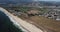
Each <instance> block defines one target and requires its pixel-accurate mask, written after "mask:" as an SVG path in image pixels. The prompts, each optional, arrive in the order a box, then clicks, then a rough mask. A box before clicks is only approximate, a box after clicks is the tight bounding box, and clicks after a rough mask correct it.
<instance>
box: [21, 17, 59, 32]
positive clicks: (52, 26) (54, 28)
mask: <svg viewBox="0 0 60 32" xmlns="http://www.w3.org/2000/svg"><path fill="white" fill-rule="evenodd" d="M21 18H22V19H24V20H26V21H27V22H33V23H32V24H34V23H36V24H37V25H38V28H40V26H41V27H43V28H44V29H46V30H47V31H48V32H60V22H59V21H56V20H52V19H48V18H45V17H42V16H32V17H27V18H26V17H21ZM30 20H31V21H30ZM36 24H35V25H36ZM37 25H36V26H37Z"/></svg>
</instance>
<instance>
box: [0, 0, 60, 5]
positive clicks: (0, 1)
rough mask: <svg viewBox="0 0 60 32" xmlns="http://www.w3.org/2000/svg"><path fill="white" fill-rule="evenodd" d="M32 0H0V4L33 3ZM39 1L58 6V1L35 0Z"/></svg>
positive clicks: (43, 3) (59, 3)
mask: <svg viewBox="0 0 60 32" xmlns="http://www.w3.org/2000/svg"><path fill="white" fill-rule="evenodd" d="M33 2H34V1H33V0H0V4H17V3H23V4H24V3H33ZM35 2H39V3H40V4H42V5H44V6H45V5H46V6H54V5H57V6H60V2H55V1H35Z"/></svg>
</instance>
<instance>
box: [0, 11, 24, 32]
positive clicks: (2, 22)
mask: <svg viewBox="0 0 60 32" xmlns="http://www.w3.org/2000/svg"><path fill="white" fill-rule="evenodd" d="M0 32H23V31H22V30H21V29H19V28H18V27H16V26H15V25H13V23H12V21H10V19H9V18H8V16H6V14H4V13H3V12H1V11H0Z"/></svg>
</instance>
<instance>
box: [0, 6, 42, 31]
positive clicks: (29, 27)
mask: <svg viewBox="0 0 60 32" xmlns="http://www.w3.org/2000/svg"><path fill="white" fill-rule="evenodd" d="M0 10H1V11H2V12H4V13H5V14H6V15H7V16H8V17H9V18H10V20H11V21H12V22H13V23H14V24H16V25H17V26H18V27H19V28H21V29H23V30H24V32H43V31H42V30H41V29H39V28H37V27H36V26H34V25H32V24H30V23H28V22H26V21H24V20H22V19H20V18H18V17H17V16H14V15H12V14H10V13H9V12H7V11H6V10H5V9H3V8H1V7H0Z"/></svg>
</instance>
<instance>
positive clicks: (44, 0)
mask: <svg viewBox="0 0 60 32" xmlns="http://www.w3.org/2000/svg"><path fill="white" fill-rule="evenodd" d="M34 1H60V0H34Z"/></svg>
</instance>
